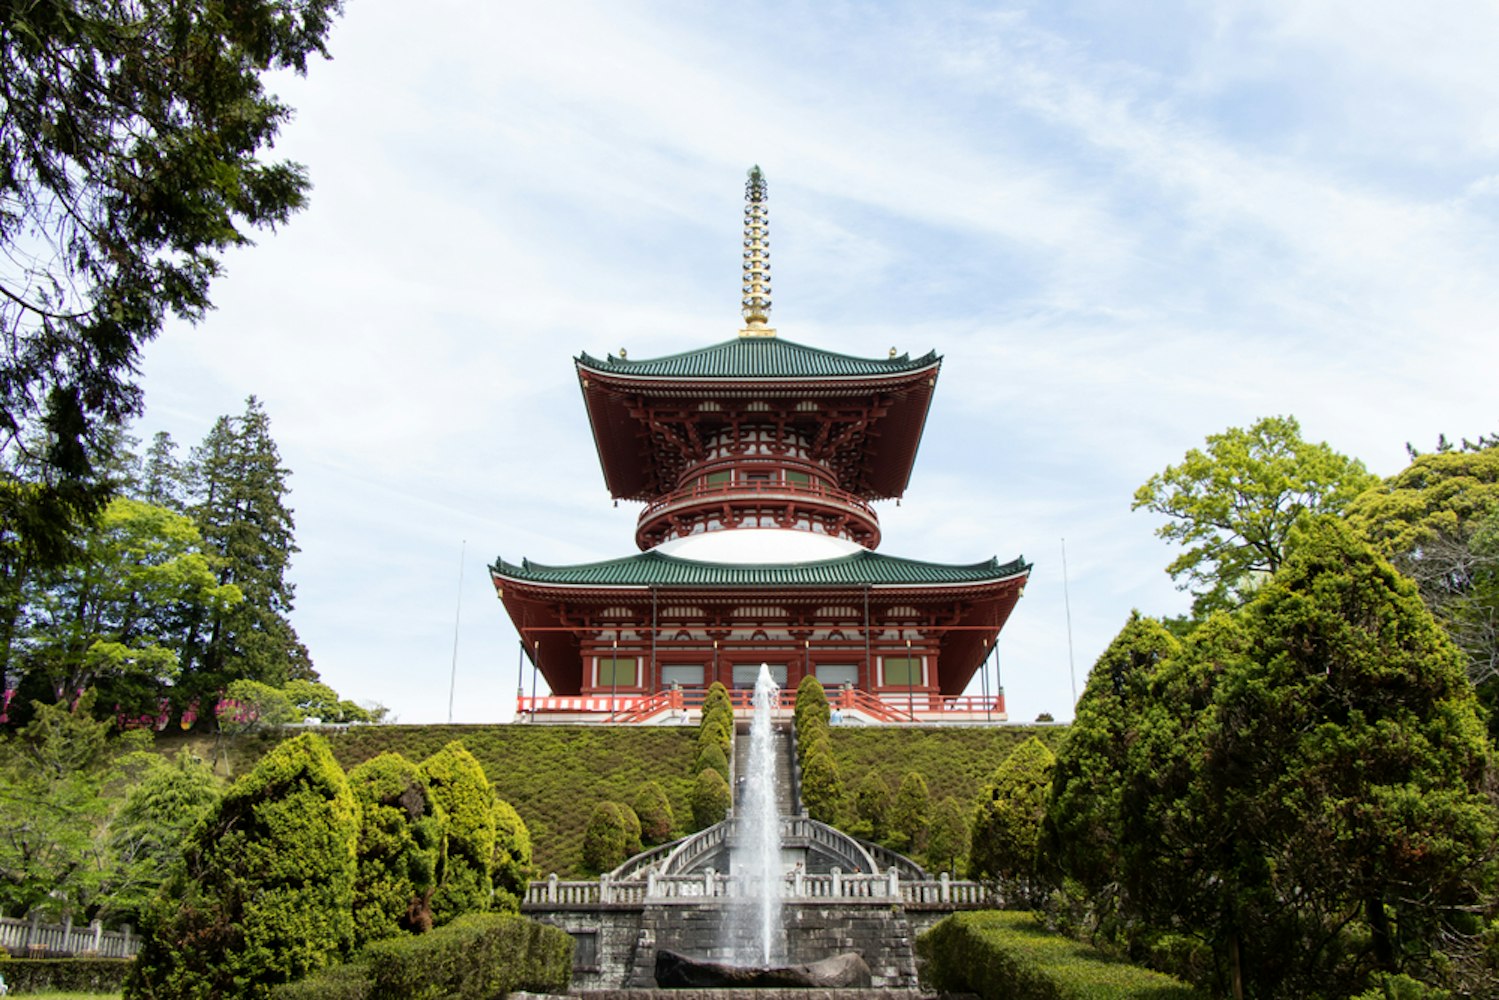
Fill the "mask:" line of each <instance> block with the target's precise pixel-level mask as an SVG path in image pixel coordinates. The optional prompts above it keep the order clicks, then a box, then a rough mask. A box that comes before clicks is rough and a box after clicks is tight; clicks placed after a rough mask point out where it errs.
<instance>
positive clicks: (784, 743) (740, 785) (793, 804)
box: [733, 722, 801, 816]
mask: <svg viewBox="0 0 1499 1000" xmlns="http://www.w3.org/2000/svg"><path fill="white" fill-rule="evenodd" d="M773 736H774V737H775V760H776V809H777V811H779V812H780V814H781V815H782V816H795V815H796V814H797V813H798V812H799V811H800V809H801V806H800V805H799V804H798V802H797V801H796V793H795V790H794V789H793V788H792V784H793V782H792V778H791V769H792V761H793V760H794V759H795V754H796V743H795V742H794V741H793V740H792V739H791V727H790V725H789V724H782V725H777V726H776V728H775V732H774V733H773ZM749 752H750V734H749V723H747V722H741V723H739V725H738V726H737V727H736V728H735V732H734V762H733V771H734V804H735V805H738V804H739V798H740V796H741V795H742V794H743V792H744V782H743V781H742V780H741V779H742V778H743V777H744V776H745V775H746V774H748V773H749Z"/></svg>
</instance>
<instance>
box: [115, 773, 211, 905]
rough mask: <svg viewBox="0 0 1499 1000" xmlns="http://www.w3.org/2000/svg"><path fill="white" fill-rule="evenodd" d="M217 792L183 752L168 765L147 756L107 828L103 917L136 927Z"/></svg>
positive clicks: (208, 778) (174, 866) (204, 774)
mask: <svg viewBox="0 0 1499 1000" xmlns="http://www.w3.org/2000/svg"><path fill="white" fill-rule="evenodd" d="M223 794H224V788H223V782H221V781H220V780H219V779H218V778H217V777H216V776H215V775H214V773H213V771H212V770H211V769H210V768H209V766H208V765H207V764H206V763H205V762H204V761H203V760H201V759H200V758H198V757H195V756H193V755H192V754H191V753H190V752H189V751H187V750H185V749H184V750H180V751H178V753H177V756H176V757H174V758H173V759H172V760H171V761H162V760H161V759H160V758H152V763H151V766H150V767H149V768H148V769H147V770H146V772H145V774H144V776H143V777H141V779H140V780H139V782H138V783H136V784H134V785H132V786H131V787H130V791H129V792H128V793H127V795H126V796H125V801H124V803H123V804H122V805H121V807H120V809H119V812H118V813H117V814H116V815H115V816H114V818H113V819H112V820H111V821H110V824H109V847H110V851H111V853H112V855H113V865H112V867H111V870H110V871H109V873H108V877H107V879H106V883H105V884H106V889H107V896H106V900H105V908H106V910H107V917H108V919H110V920H111V921H112V922H124V923H129V924H132V925H135V926H140V925H141V923H142V922H143V920H144V918H145V914H146V911H147V908H148V907H149V905H150V903H151V901H152V899H153V898H154V897H155V895H156V893H157V891H159V890H160V888H161V887H162V886H163V885H165V884H166V882H167V881H168V879H169V878H170V876H171V875H172V874H173V873H174V872H175V871H176V869H177V868H178V867H179V866H180V865H181V864H182V858H183V853H182V851H183V845H184V844H185V843H186V842H187V837H188V834H189V833H191V832H192V830H193V828H194V827H195V826H197V824H198V822H199V821H200V820H201V819H203V817H204V816H206V815H207V814H208V812H209V810H211V809H212V808H213V807H214V806H215V805H217V804H218V801H219V799H220V798H221V797H222V796H223Z"/></svg>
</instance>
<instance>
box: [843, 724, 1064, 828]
mask: <svg viewBox="0 0 1499 1000" xmlns="http://www.w3.org/2000/svg"><path fill="white" fill-rule="evenodd" d="M1066 732H1067V730H1066V728H1065V727H1060V726H984V727H974V728H971V729H970V728H945V727H932V728H926V729H923V728H906V727H895V728H882V727H875V726H870V727H856V726H834V727H832V729H831V731H830V736H831V742H832V750H833V758H834V760H836V761H837V762H838V774H839V776H840V777H841V778H842V779H843V785H844V788H846V789H849V790H852V789H854V788H856V787H857V786H858V783H859V782H860V781H862V780H863V778H864V775H865V774H867V773H869V772H870V771H874V772H876V773H878V774H880V775H882V776H883V777H884V778H885V782H886V784H888V785H889V786H890V788H891V790H894V789H895V788H896V787H897V786H898V785H899V784H900V779H901V778H902V777H904V776H905V773H906V772H907V771H916V772H918V773H919V774H920V775H921V776H922V777H923V778H925V779H926V784H927V790H928V791H929V792H930V794H931V800H932V803H933V805H935V804H936V803H938V802H941V801H942V800H943V799H945V798H947V797H948V796H952V797H954V798H956V799H957V800H958V804H959V805H961V806H962V807H963V809H964V810H965V811H966V810H968V809H970V808H971V807H972V806H973V805H974V803H976V802H977V801H978V798H979V795H980V794H982V792H983V789H984V785H985V784H986V783H987V782H988V781H989V779H990V778H991V777H993V776H994V771H995V769H996V768H998V767H999V765H1000V762H1002V761H1003V760H1004V759H1005V758H1006V757H1008V756H1009V755H1010V751H1012V750H1014V749H1015V748H1016V747H1017V746H1019V745H1020V744H1022V743H1024V742H1025V741H1026V740H1028V739H1030V738H1031V737H1032V736H1039V737H1040V738H1041V740H1042V742H1044V743H1045V744H1046V745H1047V746H1049V747H1051V748H1052V749H1053V750H1055V749H1056V748H1057V746H1058V744H1059V743H1060V742H1061V740H1062V737H1063V736H1064V735H1065V734H1066Z"/></svg>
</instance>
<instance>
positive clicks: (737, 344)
mask: <svg viewBox="0 0 1499 1000" xmlns="http://www.w3.org/2000/svg"><path fill="white" fill-rule="evenodd" d="M941 360H942V358H941V356H940V355H938V354H937V352H936V351H928V352H927V353H925V354H923V355H921V356H920V357H917V358H912V357H911V355H910V353H909V352H907V353H905V354H897V355H892V356H890V357H885V358H861V357H856V356H855V355H852V354H840V353H839V352H837V351H829V350H827V349H825V348H821V347H809V346H807V345H806V344H798V343H796V342H795V341H791V340H786V339H785V338H782V337H775V338H772V337H769V336H765V337H749V336H741V337H736V338H734V339H733V340H726V341H722V342H720V343H717V344H710V345H708V346H707V347H696V348H693V349H692V350H688V351H679V352H677V353H676V354H666V355H662V356H661V357H658V358H641V359H626V358H622V357H616V356H615V355H613V354H610V355H608V356H607V357H605V358H602V359H601V358H596V357H594V356H593V355H591V354H589V353H588V352H587V351H582V352H580V353H579V355H578V357H576V358H575V359H574V363H575V364H577V365H578V367H580V368H588V369H591V370H593V371H596V372H600V373H607V374H615V375H638V376H646V377H650V376H657V377H679V378H692V377H696V378H721V379H744V378H816V377H819V376H821V377H834V378H837V377H867V376H879V375H896V374H901V373H904V372H910V371H916V370H919V369H923V368H928V367H930V366H932V365H935V364H938V363H940V362H941Z"/></svg>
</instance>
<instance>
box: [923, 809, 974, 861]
mask: <svg viewBox="0 0 1499 1000" xmlns="http://www.w3.org/2000/svg"><path fill="white" fill-rule="evenodd" d="M968 837H969V834H968V819H967V817H965V816H964V815H963V807H962V806H960V805H958V800H957V799H955V798H953V797H952V796H948V797H947V798H945V799H943V800H942V801H941V802H939V803H937V809H936V812H935V813H933V815H932V831H931V833H929V834H928V835H927V841H926V855H925V857H926V867H927V868H928V869H930V870H931V871H938V872H951V873H953V874H958V873H959V872H962V871H963V870H964V868H965V865H964V860H965V859H966V858H967V856H968Z"/></svg>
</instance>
